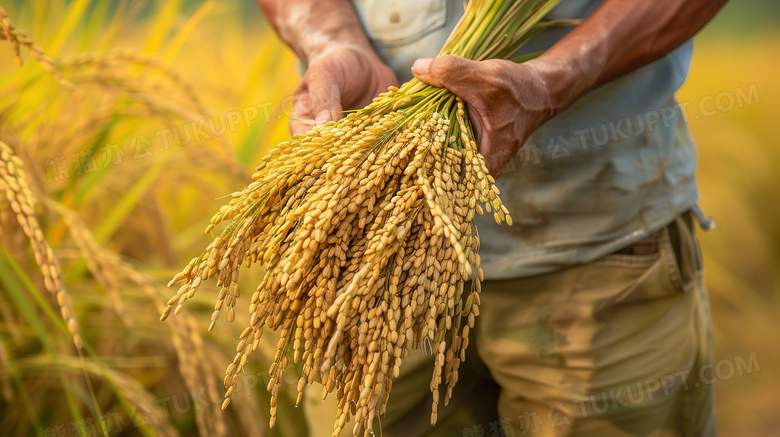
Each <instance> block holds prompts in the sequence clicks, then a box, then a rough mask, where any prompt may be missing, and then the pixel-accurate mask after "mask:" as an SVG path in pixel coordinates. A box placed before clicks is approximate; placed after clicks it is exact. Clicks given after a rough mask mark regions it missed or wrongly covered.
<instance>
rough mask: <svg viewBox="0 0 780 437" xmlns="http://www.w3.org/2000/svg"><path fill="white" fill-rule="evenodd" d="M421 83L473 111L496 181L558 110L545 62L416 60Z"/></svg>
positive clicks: (415, 70)
mask: <svg viewBox="0 0 780 437" xmlns="http://www.w3.org/2000/svg"><path fill="white" fill-rule="evenodd" d="M412 73H414V75H415V77H417V79H419V80H421V81H423V82H425V83H427V84H429V85H432V86H436V87H443V88H447V89H448V90H449V91H450V92H452V93H453V94H455V95H457V96H459V97H460V98H462V99H463V100H464V101H465V102H466V103H467V104H468V109H469V117H470V119H471V123H472V125H473V127H474V131H475V132H474V133H475V135H476V137H477V143H478V147H479V151H480V153H482V155H483V156H484V157H485V163H486V164H487V167H488V170H489V171H490V173H491V174H492V175H493V176H494V177H498V175H500V174H501V173H502V172H503V171H504V170H506V168H507V167H508V166H509V164H510V163H511V161H512V159H513V158H514V156H515V154H516V153H517V151H518V150H519V149H520V147H522V146H523V144H524V143H525V141H526V140H527V139H528V137H530V136H531V134H532V133H533V132H534V131H535V130H536V129H537V128H539V126H541V125H542V124H544V122H546V121H547V120H549V119H550V118H552V117H553V116H554V115H555V114H556V113H558V112H559V111H560V109H561V108H560V107H559V105H557V104H556V103H555V102H556V99H554V98H553V95H552V93H551V92H550V87H549V86H548V83H547V80H546V77H547V76H546V68H545V65H544V64H543V63H538V62H534V61H528V62H525V63H521V64H516V63H514V62H511V61H505V60H486V61H471V60H468V59H464V58H461V57H458V56H454V55H444V56H440V57H437V58H434V59H418V60H417V62H415V64H414V66H413V67H412Z"/></svg>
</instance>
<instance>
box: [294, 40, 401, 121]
mask: <svg viewBox="0 0 780 437" xmlns="http://www.w3.org/2000/svg"><path fill="white" fill-rule="evenodd" d="M391 85H393V86H397V85H398V79H396V77H395V74H394V73H393V71H392V70H391V69H390V68H389V67H388V66H386V65H385V64H384V63H383V62H382V61H381V59H379V56H377V54H376V53H374V51H373V50H371V49H370V48H365V47H362V46H358V45H352V44H331V45H329V46H328V48H327V49H326V50H324V51H323V52H322V53H319V54H317V55H316V56H313V57H312V58H311V59H310V61H309V66H308V69H307V70H306V74H304V76H303V80H301V83H300V84H299V85H298V87H297V88H296V90H295V94H294V96H293V110H292V116H291V117H290V132H292V134H293V135H295V134H299V133H306V132H307V131H309V130H310V129H311V128H312V127H314V126H317V125H321V124H323V123H326V122H328V121H332V120H338V119H340V118H341V117H342V114H341V113H342V111H343V110H345V109H357V108H362V107H364V106H366V105H368V104H369V103H371V100H372V99H373V98H374V97H376V96H377V95H378V94H379V93H383V92H385V91H387V87H389V86H391Z"/></svg>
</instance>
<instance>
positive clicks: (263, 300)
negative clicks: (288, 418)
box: [162, 0, 558, 436]
mask: <svg viewBox="0 0 780 437" xmlns="http://www.w3.org/2000/svg"><path fill="white" fill-rule="evenodd" d="M557 3H558V1H557V0H536V1H534V0H524V1H502V0H482V1H475V0H472V1H471V2H469V4H468V7H467V9H466V12H465V15H464V17H463V18H462V19H461V21H460V22H459V24H458V26H457V27H456V29H455V30H454V31H453V33H452V35H451V36H450V38H449V40H448V41H447V43H446V44H445V47H444V48H443V49H442V51H441V54H456V55H460V56H463V57H466V58H469V59H488V58H508V57H509V56H511V55H512V54H513V53H514V52H515V51H516V50H517V49H518V48H519V47H520V46H521V45H522V44H523V43H524V42H525V41H526V40H527V39H528V38H529V37H530V36H531V35H533V34H534V33H536V32H537V31H539V30H540V29H541V28H543V27H545V26H548V25H550V24H551V22H540V20H541V19H542V18H543V17H544V16H545V15H546V14H547V13H548V12H549V11H550V10H551V9H552V8H553V7H554V6H555V4H557ZM253 179H254V182H253V183H251V184H250V185H249V186H248V187H246V188H245V189H244V190H243V191H241V192H237V193H233V195H232V200H231V201H230V203H229V204H228V205H225V206H223V207H222V209H221V210H220V211H219V212H218V213H217V214H215V215H214V217H213V218H212V220H211V224H210V225H209V226H208V228H207V229H206V232H207V233H208V232H211V230H212V229H213V228H214V227H215V226H216V225H218V224H220V223H222V222H226V221H227V222H230V224H229V225H228V226H227V228H226V229H225V230H224V231H222V233H221V234H220V235H219V237H217V238H216V239H215V240H214V241H213V242H212V243H211V244H210V245H209V246H208V247H207V249H206V250H205V251H204V252H203V254H201V255H200V256H199V257H197V258H195V259H193V260H192V261H191V262H190V263H189V265H187V267H186V268H185V269H184V270H183V271H182V272H181V273H179V274H178V275H176V276H175V277H174V278H173V280H172V281H171V283H170V284H169V285H173V284H177V283H182V285H181V288H179V290H178V292H177V293H176V295H175V296H173V297H172V298H171V299H170V301H169V302H168V306H167V307H166V309H165V311H164V312H163V315H162V319H165V318H167V317H168V316H169V315H170V314H171V313H172V312H173V313H175V314H177V313H179V312H180V311H181V310H182V308H183V305H184V303H185V302H186V301H187V300H188V299H189V298H192V297H193V295H194V294H195V292H196V290H197V289H198V287H199V286H200V285H201V284H202V282H203V281H204V280H206V279H208V278H210V277H212V276H215V275H217V276H218V281H217V285H218V286H221V289H220V291H219V297H218V300H217V303H216V305H215V307H214V313H213V315H212V317H211V326H210V327H209V329H212V328H213V327H214V326H215V324H216V322H217V320H218V318H219V316H220V314H221V313H222V312H223V311H224V312H226V313H227V319H228V321H231V322H232V321H233V319H234V317H235V315H234V314H235V313H234V311H235V306H236V303H237V301H238V298H239V295H240V290H239V287H238V282H237V280H238V276H239V268H240V267H241V265H242V264H243V265H246V266H249V265H251V264H253V263H260V264H261V265H265V266H266V274H265V277H264V279H263V280H262V282H261V283H260V285H259V286H258V287H257V290H256V291H255V293H254V294H253V295H252V298H251V302H250V305H249V311H250V314H251V322H250V326H249V327H247V328H246V329H245V330H244V332H243V334H242V335H241V338H240V341H239V343H238V347H237V349H236V350H237V354H236V357H235V359H234V360H233V363H232V364H230V366H229V367H228V368H227V372H226V376H225V381H224V383H225V387H226V388H227V392H226V395H225V397H226V400H225V402H224V404H223V408H224V407H226V406H227V405H228V404H229V402H230V396H231V394H232V393H233V391H234V389H235V387H236V384H237V382H238V375H239V374H240V373H241V372H242V370H243V368H244V366H245V365H246V363H247V359H248V357H249V355H250V354H251V353H252V352H253V351H255V350H256V349H257V347H258V345H259V342H260V339H261V336H262V333H263V330H264V329H265V328H269V329H272V330H278V331H280V333H281V340H280V341H279V344H278V347H277V352H276V357H275V360H274V363H273V364H272V365H271V367H270V374H271V381H270V383H269V385H268V390H269V392H271V395H272V398H271V419H270V425H271V426H272V427H273V425H274V423H275V420H276V396H277V394H278V390H279V382H280V381H281V379H282V374H283V372H284V371H285V370H286V369H287V367H288V366H289V365H290V363H291V362H293V363H300V362H302V363H303V376H302V378H301V379H300V381H299V384H298V392H299V394H298V400H299V401H300V399H301V392H302V390H303V388H304V386H305V385H306V384H311V383H314V382H317V383H320V384H322V386H323V399H324V398H325V397H326V396H327V395H328V394H329V393H334V392H335V395H336V396H337V398H338V413H337V419H336V422H335V426H334V433H333V435H334V436H335V435H338V434H339V433H340V432H341V430H342V428H343V427H344V426H345V424H346V423H347V422H348V421H349V420H350V417H354V419H355V426H354V429H353V434H354V435H358V434H359V433H360V432H361V430H363V432H364V434H365V435H366V436H368V435H370V434H371V433H372V431H371V429H372V424H373V421H374V418H375V416H376V414H383V413H384V411H385V408H386V404H387V400H388V397H389V394H390V389H391V386H392V381H393V379H394V378H395V377H397V376H398V374H399V367H400V365H401V362H402V360H403V359H404V357H405V356H406V355H407V353H408V352H409V351H411V350H413V349H417V348H421V347H423V345H426V346H429V347H430V349H431V350H432V351H433V352H434V353H435V355H436V359H435V366H434V369H433V376H432V379H431V384H430V389H431V391H432V393H433V409H432V413H431V423H432V424H435V423H436V419H437V404H438V402H439V399H440V397H442V396H443V398H444V403H445V405H446V404H447V402H448V400H449V399H450V397H451V395H452V389H453V386H454V385H455V384H456V382H457V381H458V368H459V366H460V363H461V362H462V361H463V360H464V359H465V350H466V348H467V347H468V344H469V331H470V330H471V329H472V328H473V327H474V320H475V318H476V317H477V316H478V315H479V304H480V295H479V293H480V280H482V279H483V275H482V270H481V268H480V267H479V266H480V258H479V255H478V254H477V250H478V248H479V237H478V235H477V229H476V227H475V225H474V221H473V219H474V216H475V214H484V213H490V214H493V216H494V218H495V220H496V222H498V223H499V224H501V223H503V222H506V223H507V224H509V225H511V224H512V219H511V218H510V216H509V214H508V211H507V209H506V207H505V206H504V205H502V203H501V199H500V198H499V196H498V195H499V190H498V188H497V187H496V186H495V185H494V182H495V181H494V179H493V177H491V176H490V174H488V171H487V168H486V167H485V161H484V158H483V157H482V155H480V153H479V152H478V151H477V145H476V142H475V138H474V132H473V129H472V126H471V123H470V121H469V118H468V115H467V108H466V106H465V105H464V103H463V102H462V101H461V100H460V99H459V98H457V97H456V96H455V95H453V94H451V93H450V92H448V91H447V90H445V89H440V88H432V87H429V86H427V85H425V84H422V83H420V82H418V81H416V80H413V81H411V82H409V83H407V84H405V85H403V86H402V87H400V88H395V87H392V88H390V89H389V91H388V92H386V93H383V94H381V95H380V96H378V97H377V98H376V99H374V101H373V102H372V103H371V104H370V105H368V106H367V107H365V108H363V109H360V110H357V111H354V112H352V113H350V114H349V115H348V116H346V117H345V118H343V119H341V120H339V121H336V122H329V123H327V124H325V125H322V126H317V127H315V128H314V129H312V130H311V131H309V132H308V133H306V134H305V135H296V136H295V137H294V138H293V140H292V141H289V142H285V143H282V144H280V145H279V146H278V147H277V148H276V149H274V150H272V151H271V152H270V153H269V155H268V156H266V157H265V158H264V159H263V161H262V162H261V163H260V164H259V165H258V166H257V172H256V173H255V174H254V175H253ZM473 273H476V278H475V279H474V280H473V281H472V282H471V287H470V289H469V290H465V291H466V292H467V293H468V295H467V297H466V298H465V299H462V295H463V293H464V284H465V283H466V281H467V280H468V279H469V278H470V277H471V275H472V274H473ZM440 389H443V390H444V393H443V395H440V392H439V390H440Z"/></svg>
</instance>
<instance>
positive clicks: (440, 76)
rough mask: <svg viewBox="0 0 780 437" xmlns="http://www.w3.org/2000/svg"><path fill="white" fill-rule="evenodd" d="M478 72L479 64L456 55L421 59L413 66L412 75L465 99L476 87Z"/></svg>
mask: <svg viewBox="0 0 780 437" xmlns="http://www.w3.org/2000/svg"><path fill="white" fill-rule="evenodd" d="M478 70H479V62H477V61H471V60H468V59H466V58H461V57H460V56H454V55H442V56H439V57H437V58H433V59H431V58H420V59H418V60H416V61H415V62H414V65H412V74H414V77H416V78H417V79H419V80H420V81H422V82H425V83H427V84H428V85H431V86H435V87H438V88H447V89H448V90H449V91H450V92H452V93H453V94H455V95H457V96H460V97H463V98H464V99H465V98H466V97H467V96H466V95H468V94H470V90H471V88H472V87H473V86H474V81H475V80H476V77H477V72H478ZM464 94H465V95H464Z"/></svg>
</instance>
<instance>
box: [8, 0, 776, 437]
mask: <svg viewBox="0 0 780 437" xmlns="http://www.w3.org/2000/svg"><path fill="white" fill-rule="evenodd" d="M245 3H247V2H238V1H222V2H217V1H213V0H212V1H206V2H202V1H183V0H174V1H168V2H149V1H133V2H130V1H116V2H97V1H88V0H74V1H68V2H65V1H49V2H44V1H41V0H33V1H27V2H22V1H5V2H1V3H0V6H1V7H3V8H4V10H5V11H6V13H7V15H8V20H9V21H3V23H4V26H3V27H2V29H4V30H3V31H0V35H7V33H6V32H8V31H9V29H10V27H9V26H14V29H21V30H23V31H24V32H25V35H26V37H27V38H26V39H24V38H22V37H21V36H20V35H21V34H19V33H18V32H15V33H14V35H17V36H19V39H20V44H19V46H18V53H19V55H18V57H20V58H21V59H22V60H23V61H24V63H23V65H22V66H19V65H18V62H17V55H16V50H17V47H16V46H15V45H14V44H12V42H11V41H9V40H8V38H7V37H6V38H2V39H0V90H2V92H0V148H1V149H2V161H1V162H0V164H2V165H0V180H2V181H4V182H3V184H0V186H4V187H8V188H7V189H5V190H4V191H2V193H3V195H0V429H2V430H3V431H2V433H3V435H8V436H28V435H44V436H49V435H52V436H61V435H67V436H71V435H73V436H75V435H88V436H91V435H102V434H103V433H104V432H105V433H107V434H108V435H112V436H113V435H121V436H135V435H143V436H157V435H161V436H167V435H172V436H173V435H182V436H192V435H202V436H213V435H270V436H274V435H276V436H284V437H293V436H305V435H306V429H305V425H304V423H303V421H302V415H301V411H300V409H296V408H295V407H294V403H295V395H296V383H297V381H298V378H297V376H298V375H299V372H300V369H296V368H291V369H289V370H288V372H287V375H285V377H284V378H282V382H283V383H282V384H281V385H280V392H279V399H278V401H275V402H276V405H277V408H278V411H277V421H276V427H275V428H274V429H273V430H269V429H268V421H269V414H268V411H269V407H270V403H271V396H270V394H269V393H268V392H267V390H266V386H267V385H268V382H269V380H270V376H269V374H268V372H267V363H270V362H271V361H272V360H273V357H274V354H275V352H276V343H277V340H278V338H274V337H273V335H269V333H266V334H265V335H266V336H264V340H263V341H262V342H261V343H260V345H259V347H258V350H257V351H256V352H255V353H254V354H253V356H252V359H251V360H249V361H248V363H247V366H246V368H245V370H244V376H243V377H242V378H241V379H240V381H239V382H238V386H237V387H236V389H235V392H234V394H233V402H232V403H231V404H230V407H229V408H228V409H227V410H226V411H225V412H223V411H222V410H221V408H220V407H221V404H222V401H223V395H224V390H225V389H224V387H223V383H222V375H223V374H224V372H223V370H224V368H225V366H226V365H227V364H229V363H230V362H232V360H233V359H234V356H235V353H236V351H235V344H236V341H237V339H239V337H240V336H241V334H242V331H243V329H244V327H245V326H247V325H248V324H249V316H248V314H246V312H245V311H237V312H236V313H235V318H236V321H235V322H234V323H227V321H226V320H225V319H226V318H220V319H218V320H217V322H216V324H215V327H214V329H213V331H211V332H207V329H208V327H209V324H210V321H211V315H212V312H213V308H214V301H215V300H216V298H217V296H216V289H215V288H214V287H209V289H208V290H207V289H205V288H204V289H203V290H202V291H201V292H200V293H198V294H197V295H195V296H194V297H193V298H192V299H190V300H189V301H188V305H187V306H186V308H184V310H183V311H182V313H181V314H180V315H179V316H177V317H172V318H170V319H169V320H168V321H166V322H165V323H162V322H160V321H159V317H160V314H161V313H162V311H163V310H164V308H165V306H166V302H167V301H168V299H169V298H170V296H171V293H172V292H174V291H175V290H170V289H168V288H166V284H167V282H168V280H169V279H170V278H171V277H173V276H174V275H175V274H176V273H177V272H178V271H179V270H180V269H181V267H182V266H184V265H186V264H187V262H188V261H189V260H190V259H191V258H192V257H193V256H196V255H197V254H199V253H200V251H201V250H202V249H203V248H204V247H206V246H207V245H208V244H209V243H210V241H211V240H212V237H211V236H209V235H205V234H204V233H203V228H204V227H205V225H206V224H207V223H208V222H209V220H210V218H211V216H212V214H213V212H214V211H218V210H219V208H220V206H221V205H223V204H225V203H226V199H225V195H226V194H228V193H231V192H234V191H236V190H239V189H240V188H241V187H244V186H246V185H247V184H248V183H249V182H251V174H252V171H253V169H254V166H255V164H256V163H257V162H259V161H260V160H261V159H262V158H263V156H265V154H266V153H267V152H268V150H269V149H270V148H271V147H273V146H275V145H276V144H277V143H279V142H281V141H283V140H287V139H289V134H288V131H287V119H288V117H289V115H290V106H291V103H292V98H291V94H292V91H293V89H294V87H295V86H296V84H297V77H296V75H295V74H293V72H295V71H296V68H297V65H296V62H295V59H294V57H293V55H292V54H291V53H290V52H289V51H288V50H287V49H285V48H284V47H283V46H282V45H281V44H280V42H279V41H278V39H277V38H276V37H275V36H274V34H273V33H272V31H271V30H270V29H269V28H268V26H267V25H266V24H265V23H264V22H263V19H262V16H261V14H260V12H259V10H257V8H256V6H255V5H253V4H245ZM749 7H750V6H749V5H748V6H739V7H737V6H734V5H730V6H728V7H727V9H726V10H725V11H724V13H723V14H721V16H719V17H718V18H717V19H716V23H714V24H715V25H714V26H713V27H712V28H711V29H708V30H707V31H705V32H704V33H703V34H702V35H701V36H700V37H698V40H697V43H696V47H695V49H694V60H693V65H692V67H691V72H690V75H689V79H688V81H687V83H686V84H685V85H684V86H683V88H682V89H681V90H680V92H679V95H678V99H679V100H680V101H681V102H683V103H684V104H685V107H686V114H687V116H688V119H689V122H690V128H691V131H692V134H693V136H694V138H695V139H696V141H697V143H698V145H699V158H700V162H699V183H700V192H701V195H702V201H701V205H702V206H703V208H704V210H705V211H706V212H707V213H708V214H710V215H712V216H713V217H714V218H715V221H716V224H717V227H716V228H715V229H714V230H712V231H710V232H707V233H703V234H700V235H701V244H702V248H703V251H704V254H705V260H704V263H705V269H706V274H707V281H708V288H709V291H710V293H711V299H712V302H711V303H712V311H713V319H714V327H715V335H716V366H715V368H714V369H713V371H714V373H715V376H717V378H716V379H717V381H713V384H714V388H715V392H716V407H717V409H718V421H719V426H720V429H721V433H722V435H755V436H763V435H767V436H769V435H773V432H774V430H775V429H778V428H780V419H778V416H777V415H776V414H775V412H774V409H775V407H776V405H778V404H779V403H780V394H778V393H777V390H776V389H775V388H776V387H778V386H780V373H778V372H777V371H776V370H775V369H780V352H778V350H777V348H776V347H775V344H776V339H775V332H778V329H780V321H778V318H777V317H776V315H777V314H778V310H780V285H778V284H780V273H779V272H780V269H778V267H780V228H778V227H777V226H776V223H778V222H780V206H778V205H777V204H776V203H775V202H773V198H774V195H776V194H777V187H778V186H780V176H778V175H779V174H780V172H779V171H778V170H780V169H779V168H778V167H780V141H778V139H777V136H775V135H774V127H775V123H776V122H775V120H777V119H778V117H780V105H778V104H777V102H778V101H779V99H780V85H778V83H777V81H776V80H775V77H776V73H775V72H776V71H777V68H778V67H779V66H780V65H778V61H777V57H776V56H775V55H773V53H774V49H775V48H776V47H777V46H778V45H780V33H777V32H776V31H772V30H771V27H770V26H765V27H760V26H757V27H756V28H755V29H752V31H751V32H746V31H741V30H740V29H744V28H746V27H747V26H748V25H745V24H744V23H743V24H740V23H741V22H740V21H739V20H737V18H739V17H742V15H740V14H744V13H745V12H744V11H745V10H746V8H749ZM732 9H733V10H732ZM732 22H733V23H736V24H734V26H737V27H735V29H731V30H729V29H730V27H729V24H730V23H732ZM738 26H742V27H738ZM762 29H764V30H762ZM729 32H731V33H729ZM260 279H261V272H260V271H258V269H250V270H244V271H243V272H242V275H241V277H240V279H239V281H240V285H241V287H242V288H244V289H247V290H252V289H254V288H255V286H256V285H257V284H258V283H259V282H260ZM79 344H81V345H82V347H81V349H78V348H77V345H79ZM737 357H739V359H741V360H744V361H748V362H749V363H752V366H751V367H750V368H749V369H748V370H749V371H748V370H745V369H742V370H745V371H744V372H741V374H739V373H729V371H728V370H729V368H733V363H735V362H737V361H738V360H737ZM750 360H752V361H750ZM718 363H723V364H718ZM729 366H731V367H729Z"/></svg>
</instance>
